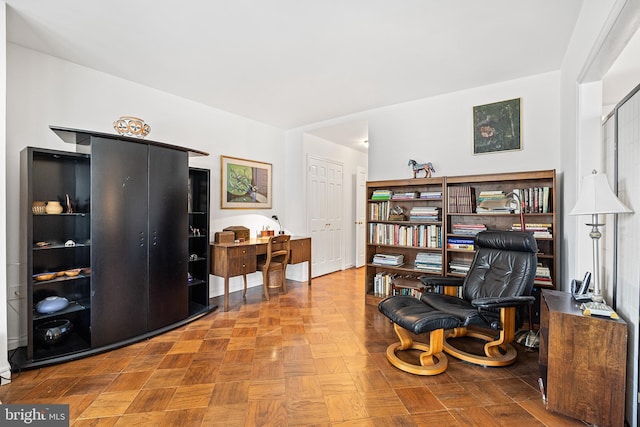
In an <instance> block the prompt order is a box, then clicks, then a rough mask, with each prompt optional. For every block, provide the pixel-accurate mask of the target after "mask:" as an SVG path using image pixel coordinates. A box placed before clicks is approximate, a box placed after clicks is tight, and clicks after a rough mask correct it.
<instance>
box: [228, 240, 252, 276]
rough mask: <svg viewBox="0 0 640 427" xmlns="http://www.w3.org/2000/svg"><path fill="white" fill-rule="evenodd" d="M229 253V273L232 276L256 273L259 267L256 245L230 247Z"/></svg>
mask: <svg viewBox="0 0 640 427" xmlns="http://www.w3.org/2000/svg"><path fill="white" fill-rule="evenodd" d="M228 255H229V257H228V261H229V265H228V275H229V276H230V277H233V276H239V275H241V274H248V273H254V272H255V271H256V269H257V268H258V267H257V262H256V247H255V246H238V247H233V248H229V253H228Z"/></svg>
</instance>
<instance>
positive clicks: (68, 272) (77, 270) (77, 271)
mask: <svg viewBox="0 0 640 427" xmlns="http://www.w3.org/2000/svg"><path fill="white" fill-rule="evenodd" d="M81 271H82V269H81V268H72V269H71V270H65V271H63V273H64V275H65V276H67V277H75V276H77V275H78V274H80V272H81Z"/></svg>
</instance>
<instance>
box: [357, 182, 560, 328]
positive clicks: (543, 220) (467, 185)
mask: <svg viewBox="0 0 640 427" xmlns="http://www.w3.org/2000/svg"><path fill="white" fill-rule="evenodd" d="M544 188H546V189H547V190H546V194H547V196H544V194H545V190H537V189H544ZM375 190H388V191H390V192H392V193H396V192H422V191H440V190H441V191H442V194H443V197H442V199H439V200H426V201H425V200H419V199H416V200H390V201H379V200H373V199H372V196H373V193H374V191H375ZM514 190H526V197H523V200H525V201H527V200H529V199H530V200H531V206H536V205H535V203H534V201H535V200H538V202H539V203H538V205H537V206H538V208H536V209H534V208H532V209H531V210H528V211H527V210H525V211H524V212H523V216H524V220H525V224H526V225H532V224H544V225H546V226H548V227H547V228H548V230H549V232H550V234H548V235H547V237H536V241H537V243H538V247H539V250H540V251H539V253H538V263H539V265H540V267H541V268H540V271H545V272H548V276H549V277H548V278H539V279H537V281H536V286H535V288H534V295H535V296H537V297H538V302H537V303H536V305H535V306H534V310H535V312H534V321H535V323H538V322H539V294H540V289H541V288H548V289H554V288H555V281H556V279H557V277H558V271H557V248H556V247H557V242H556V238H555V236H556V232H557V231H558V227H557V219H556V212H555V209H556V206H557V204H556V173H555V170H541V171H531V172H514V173H499V174H484V175H466V176H447V177H438V178H428V179H426V178H424V179H404V180H389V181H373V182H369V183H367V206H368V208H369V212H368V221H367V267H366V268H367V274H366V292H367V301H368V302H370V303H375V304H377V303H378V302H379V301H380V296H381V294H380V293H376V292H374V280H375V278H376V275H382V274H385V273H387V274H399V275H402V276H408V277H417V276H420V275H422V274H438V275H445V276H457V277H464V275H465V273H464V268H462V269H460V268H455V269H452V268H451V264H452V263H453V264H454V266H455V265H456V264H458V265H465V264H467V265H468V264H470V263H471V260H472V259H473V256H474V253H475V251H474V250H473V248H468V247H467V248H464V249H456V248H449V247H447V246H448V245H447V243H448V242H449V241H450V240H451V239H468V240H473V235H468V236H465V235H461V234H459V232H456V233H454V227H456V225H458V224H462V225H463V226H471V227H473V226H479V225H482V226H485V227H486V229H488V230H511V229H513V228H514V226H519V225H520V220H521V217H520V214H519V213H493V212H484V213H477V207H478V196H479V195H480V194H482V193H483V192H488V191H493V192H502V193H503V194H508V193H510V192H513V191H514ZM536 194H539V195H540V196H538V197H536V196H535V195H536ZM456 198H457V200H456ZM543 198H546V202H545V203H544V204H543V203H542V200H543ZM397 205H399V206H402V207H403V208H405V210H407V211H408V210H410V209H411V207H413V206H437V207H440V208H441V219H440V220H439V221H435V222H432V223H431V224H433V225H437V226H440V227H441V229H442V233H440V237H441V245H440V247H438V248H433V249H431V248H415V247H407V246H404V245H398V244H397V243H396V242H393V241H391V240H387V241H385V242H384V243H381V242H379V241H378V240H376V237H375V236H374V235H373V234H374V233H375V232H376V230H377V227H378V226H379V225H383V226H392V227H393V226H400V225H405V226H407V225H416V223H414V222H412V221H406V220H405V221H392V220H388V219H385V217H378V216H376V215H373V212H378V211H382V212H385V214H384V215H386V212H387V211H388V210H390V209H391V208H393V207H394V206H397ZM515 205H517V203H516V204H514V208H515ZM372 206H373V207H372ZM465 206H466V208H465ZM544 207H546V208H544ZM534 210H535V212H534ZM543 211H544V212H543ZM419 224H422V223H419ZM421 251H426V252H431V253H439V254H441V256H442V271H440V272H438V271H422V270H417V269H415V268H413V262H414V261H415V257H416V253H417V252H421ZM376 253H395V254H401V255H403V256H404V265H402V266H398V267H394V266H380V265H376V264H374V263H373V257H374V255H375V254H376ZM388 290H389V292H391V291H392V289H391V287H389V288H388ZM446 291H449V290H446Z"/></svg>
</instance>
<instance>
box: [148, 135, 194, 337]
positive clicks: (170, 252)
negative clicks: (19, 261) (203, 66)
mask: <svg viewBox="0 0 640 427" xmlns="http://www.w3.org/2000/svg"><path fill="white" fill-rule="evenodd" d="M188 179H189V158H188V154H187V153H186V152H184V151H176V150H171V149H168V148H164V147H153V146H150V147H149V239H150V240H149V317H148V319H149V325H148V326H149V330H154V329H158V328H161V327H163V326H167V325H169V324H171V323H175V322H177V321H179V320H182V319H185V318H186V317H187V316H188V314H189V302H188V297H189V290H188V287H187V271H188V261H189V253H188V252H189V248H188V233H189V218H188V212H187V203H188V197H187V190H188V185H187V184H188Z"/></svg>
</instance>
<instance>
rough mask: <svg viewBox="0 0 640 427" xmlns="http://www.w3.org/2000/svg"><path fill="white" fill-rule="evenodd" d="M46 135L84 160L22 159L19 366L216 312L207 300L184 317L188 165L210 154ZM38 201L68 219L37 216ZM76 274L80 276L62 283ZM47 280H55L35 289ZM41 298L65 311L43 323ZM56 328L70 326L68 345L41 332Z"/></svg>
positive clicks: (98, 136)
mask: <svg viewBox="0 0 640 427" xmlns="http://www.w3.org/2000/svg"><path fill="white" fill-rule="evenodd" d="M51 129H52V130H53V131H54V132H55V133H56V134H57V135H58V136H60V137H61V138H62V139H63V140H64V141H65V142H68V143H72V144H76V145H78V149H77V151H78V152H80V153H70V152H69V153H66V152H62V151H61V152H56V151H54V150H45V149H38V148H31V147H29V148H27V149H25V150H24V155H23V158H24V164H23V168H24V169H26V188H27V191H26V192H24V193H23V194H24V197H23V199H24V203H23V205H24V207H25V211H26V210H27V209H29V210H32V209H33V212H29V214H31V215H28V216H29V218H30V220H29V221H27V223H28V224H27V227H26V228H27V249H28V257H27V258H28V262H27V264H28V267H27V269H28V275H29V277H28V281H29V309H30V313H29V316H28V331H29V344H28V348H27V351H26V352H25V355H24V357H23V358H22V359H24V360H22V361H16V364H18V365H20V367H21V368H30V367H36V366H42V365H46V364H52V363H58V362H62V361H66V360H72V359H76V358H79V357H83V356H86V355H89V354H94V353H98V352H102V351H107V350H110V349H112V348H117V347H119V346H122V345H126V344H129V343H132V342H136V341H139V340H141V339H144V338H147V337H150V336H153V335H156V334H159V333H162V332H165V331H167V330H169V329H172V328H175V327H177V326H180V325H182V324H184V323H187V322H189V321H192V320H194V319H196V318H198V317H200V316H201V315H204V314H206V313H208V312H209V311H211V310H212V309H214V308H215V307H209V305H208V304H207V302H206V300H207V299H208V293H207V295H206V296H205V297H204V299H205V301H204V304H202V301H201V304H200V305H199V307H200V309H199V310H197V311H194V310H193V309H192V308H191V309H190V306H191V307H193V304H191V301H190V299H191V292H190V290H189V288H190V285H189V280H188V279H189V278H190V272H189V260H190V258H189V257H190V254H189V250H190V248H189V236H190V223H189V215H190V214H189V207H188V199H189V198H190V197H189V191H190V186H189V155H194V154H195V155H207V153H204V152H201V151H197V150H190V149H187V148H183V147H177V146H172V145H169V144H164V143H159V142H156V141H151V140H143V139H139V138H132V137H126V136H119V135H111V134H104V133H98V132H91V131H83V130H76V129H66V128H59V127H51ZM67 195H68V196H67ZM41 198H42V199H46V200H54V199H58V200H60V202H61V204H62V206H63V208H64V211H63V212H62V213H59V214H47V213H45V214H42V213H41V212H36V210H35V209H36V207H35V204H34V202H36V203H37V202H38V200H39V199H41ZM67 200H68V202H67ZM68 204H71V207H70V208H69V207H68V206H67V205H68ZM32 205H33V208H32ZM74 205H76V206H74ZM61 225H64V226H61ZM69 240H73V241H74V243H76V240H77V241H78V242H77V247H69V246H68V245H65V242H68V241H69ZM74 270H75V271H80V274H77V275H76V276H71V277H68V276H66V275H65V274H60V273H62V272H69V271H74ZM47 273H56V275H55V277H54V278H52V279H46V277H45V279H46V280H41V279H42V278H43V276H42V275H46V274H47ZM72 284H73V286H71V285H72ZM207 287H208V285H207ZM207 291H208V289H207ZM45 297H49V298H51V297H57V298H58V299H60V298H65V299H66V300H68V301H69V305H68V306H67V307H65V308H63V309H60V310H58V311H55V312H52V313H41V312H40V311H38V310H36V307H37V304H38V303H39V302H42V301H43V300H44V299H45ZM201 299H202V298H201ZM78 313H82V315H81V316H80V315H79V314H78ZM56 321H57V322H62V321H67V322H71V323H72V326H73V327H72V328H71V329H72V330H71V333H70V334H69V337H64V339H61V340H59V342H58V341H54V340H43V339H42V326H43V325H44V326H45V327H46V326H47V325H49V324H53V325H54V326H55V323H52V322H56ZM38 328H40V329H38Z"/></svg>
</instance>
